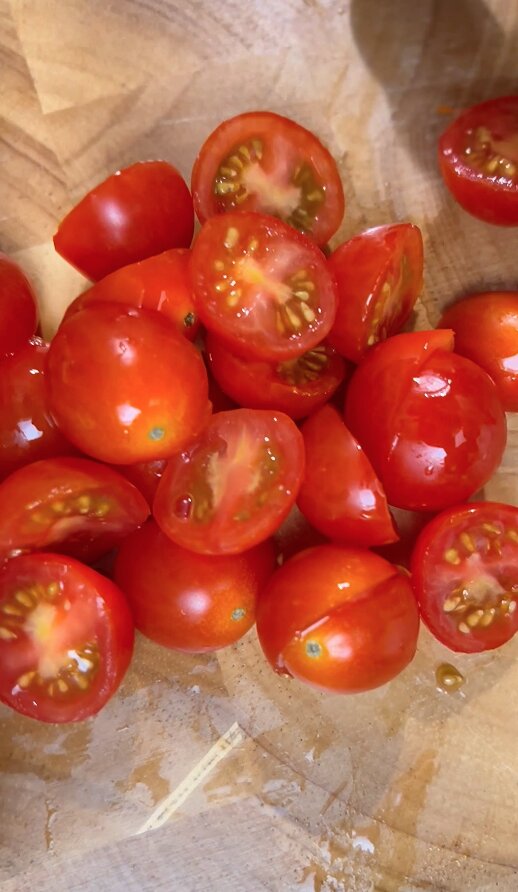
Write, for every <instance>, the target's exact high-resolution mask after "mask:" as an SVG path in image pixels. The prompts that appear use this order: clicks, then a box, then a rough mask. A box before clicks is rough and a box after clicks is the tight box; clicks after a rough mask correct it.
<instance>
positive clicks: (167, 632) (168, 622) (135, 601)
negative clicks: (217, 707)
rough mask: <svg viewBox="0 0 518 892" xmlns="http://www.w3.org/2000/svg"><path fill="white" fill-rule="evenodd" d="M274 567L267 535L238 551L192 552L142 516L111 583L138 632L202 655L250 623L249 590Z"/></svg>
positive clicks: (254, 591) (251, 594)
mask: <svg viewBox="0 0 518 892" xmlns="http://www.w3.org/2000/svg"><path fill="white" fill-rule="evenodd" d="M274 566H275V550H274V547H273V544H272V542H271V540H267V541H266V542H261V544H260V545H256V546H255V548H252V549H250V550H249V551H245V552H243V554H234V555H204V554H195V553H194V552H192V551H187V550H186V549H185V548H182V547H181V546H180V545H175V544H174V542H171V540H170V539H168V537H167V536H166V535H164V533H162V531H161V530H160V529H159V527H158V526H157V525H156V523H154V521H149V522H148V523H146V524H145V525H144V526H143V527H141V529H140V530H137V532H136V533H133V534H132V535H131V536H129V537H128V538H127V539H126V540H125V541H124V542H123V544H122V546H121V548H120V551H119V554H118V556H117V561H116V564H115V582H116V583H117V585H119V586H120V588H121V589H122V591H123V592H124V594H125V595H126V597H127V598H128V600H129V603H130V606H131V609H132V611H133V616H134V618H135V624H136V626H137V629H139V630H140V631H141V632H142V633H143V634H144V635H147V637H148V638H151V639H153V641H157V642H158V644H162V645H164V646H165V647H172V648H174V649H175V650H181V651H186V652H188V653H204V652H206V651H211V650H217V649H218V648H220V647H226V646H227V645H229V644H233V643H234V642H235V641H238V640H239V638H242V637H243V635H244V634H245V633H246V632H248V630H249V629H250V628H251V627H252V626H253V624H254V622H255V605H256V600H257V595H258V593H259V591H260V589H261V588H262V586H263V585H264V583H265V582H266V581H267V579H268V577H269V576H270V575H271V573H272V571H273V568H274Z"/></svg>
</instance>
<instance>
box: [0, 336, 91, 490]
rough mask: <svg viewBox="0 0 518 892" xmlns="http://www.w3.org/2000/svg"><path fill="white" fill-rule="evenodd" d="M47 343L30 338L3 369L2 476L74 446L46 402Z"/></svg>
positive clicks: (0, 399)
mask: <svg viewBox="0 0 518 892" xmlns="http://www.w3.org/2000/svg"><path fill="white" fill-rule="evenodd" d="M47 351H48V344H46V343H45V341H42V340H41V338H36V337H34V338H31V339H30V340H29V341H27V343H26V344H25V345H24V346H23V347H20V349H19V350H17V352H16V353H15V354H14V356H9V357H7V358H5V359H4V360H3V361H2V366H1V371H0V480H3V478H4V477H7V476H8V475H9V474H11V473H12V472H13V471H16V469H17V468H21V467H22V466H23V465H27V464H29V463H30V462H32V461H37V460H38V459H40V458H50V457H52V456H53V455H68V454H72V453H75V451H76V450H75V449H74V447H73V446H71V445H70V443H69V442H68V441H67V440H66V439H65V437H64V436H63V434H62V433H61V431H60V430H59V428H58V427H57V426H56V423H55V421H54V419H53V418H52V416H51V414H50V411H49V409H48V405H47V394H46V390H45V363H46V359H47Z"/></svg>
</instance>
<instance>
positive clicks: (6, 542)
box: [0, 457, 149, 561]
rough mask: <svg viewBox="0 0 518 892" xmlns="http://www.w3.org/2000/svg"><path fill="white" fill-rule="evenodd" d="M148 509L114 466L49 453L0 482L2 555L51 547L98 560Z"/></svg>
mask: <svg viewBox="0 0 518 892" xmlns="http://www.w3.org/2000/svg"><path fill="white" fill-rule="evenodd" d="M148 515H149V507H148V504H147V502H146V500H145V498H144V497H143V496H142V495H141V493H140V492H139V491H138V489H137V488H136V487H135V486H133V484H132V483H130V482H129V480H126V479H125V478H124V477H122V476H121V474H118V473H117V471H114V470H113V469H112V468H108V467H106V465H102V464H100V463H98V462H94V461H89V460H88V459H84V458H72V457H70V458H49V459H44V460H42V461H38V462H34V463H33V464H31V465H26V466H25V467H23V468H20V469H19V470H18V471H15V472H14V473H13V474H11V475H10V477H7V479H6V480H4V481H3V483H1V484H0V557H4V558H5V557H9V556H10V555H12V554H18V553H19V552H21V551H36V550H38V551H42V550H48V549H52V550H53V551H59V552H63V553H65V554H71V555H73V556H74V557H77V558H80V559H81V560H85V561H93V560H96V558H98V557H99V556H100V555H102V554H104V553H105V552H107V551H110V549H112V548H113V547H114V546H115V545H116V544H117V543H118V542H119V541H120V540H121V539H123V538H124V536H126V535H128V533H130V532H132V531H133V530H134V529H136V527H138V526H140V524H142V523H144V521H145V520H146V518H147V517H148Z"/></svg>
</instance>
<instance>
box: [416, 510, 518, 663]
mask: <svg viewBox="0 0 518 892" xmlns="http://www.w3.org/2000/svg"><path fill="white" fill-rule="evenodd" d="M495 520H498V521H502V523H504V524H506V525H507V526H508V527H509V528H510V529H512V530H514V531H515V533H516V534H517V535H518V508H516V507H514V505H505V504H501V503H498V502H471V503H469V504H465V505H456V506H454V507H453V508H448V509H446V510H445V511H442V512H441V513H440V514H438V515H437V516H436V517H434V518H433V520H431V521H430V522H429V523H428V524H427V525H426V526H425V527H424V529H423V530H422V531H421V533H420V534H419V536H418V538H417V542H416V544H415V548H414V551H413V554H412V561H411V574H412V584H413V587H414V592H415V595H416V598H417V601H418V604H419V610H420V614H421V618H422V620H423V622H424V623H425V625H426V626H427V627H428V629H429V630H430V632H431V633H432V635H434V637H435V638H437V640H438V641H440V642H441V643H442V644H444V645H445V646H446V647H449V648H450V650H453V651H455V652H457V653H480V652H481V651H486V650H493V649H495V648H497V647H501V645H502V644H505V643H506V642H507V641H509V640H510V638H512V637H513V635H515V634H516V632H517V631H518V611H515V612H514V613H512V614H508V616H507V618H506V622H505V623H504V622H501V623H492V624H491V625H490V626H489V627H486V628H478V629H477V628H475V629H471V630H470V632H469V634H467V635H466V634H462V633H461V632H460V631H458V630H457V628H456V627H455V626H454V624H453V622H452V615H451V614H448V613H445V612H444V611H443V610H442V609H441V608H442V605H441V603H440V599H439V598H441V599H442V601H444V600H445V599H446V598H447V597H448V596H449V595H451V589H452V588H453V583H450V582H449V578H450V577H451V578H452V579H453V576H454V574H455V572H456V567H455V565H452V564H448V563H446V561H445V557H444V555H445V552H446V551H447V549H448V548H449V547H450V546H451V545H452V542H453V541H454V539H455V535H456V534H458V533H460V532H462V531H465V530H466V527H467V528H469V527H470V525H473V524H477V522H479V523H480V524H482V523H483V522H486V523H490V524H492V523H494V522H495ZM515 542H516V540H512V543H511V547H512V548H513V549H514V550H513V553H512V554H511V555H510V557H509V558H507V559H506V565H507V566H508V567H509V569H510V573H511V574H512V573H513V572H514V573H515V572H516V566H517V554H516V544H515ZM455 544H458V543H457V542H456V543H455ZM504 559H505V558H503V557H502V553H500V554H498V553H497V552H493V553H492V554H486V555H485V557H484V559H483V564H482V569H483V570H486V571H487V572H489V573H491V571H492V570H493V571H494V570H496V569H497V568H498V567H499V566H502V565H503V564H504ZM436 581H437V582H436ZM435 582H436V584H437V591H436V592H434V591H433V590H432V585H433V584H434V583H435ZM437 594H439V597H437Z"/></svg>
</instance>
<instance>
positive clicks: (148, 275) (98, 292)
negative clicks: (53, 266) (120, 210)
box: [65, 248, 200, 341]
mask: <svg viewBox="0 0 518 892" xmlns="http://www.w3.org/2000/svg"><path fill="white" fill-rule="evenodd" d="M190 256H191V252H190V251H188V250H185V249H182V248H176V249H172V250H171V251H164V252H163V254H158V255H157V256H156V257H148V258H147V259H146V260H141V261H140V262H138V263H131V264H130V265H129V266H123V267H121V269H117V270H115V271H114V272H113V273H110V274H109V275H108V276H105V277H104V279H101V280H100V281H99V282H96V283H95V285H92V287H91V288H88V289H87V290H86V291H83V293H82V294H80V295H79V297H76V299H75V300H74V301H73V302H72V303H71V304H70V306H69V307H68V309H67V312H66V313H65V319H68V318H69V316H72V315H73V314H74V313H77V311H78V310H82V309H83V308H84V307H88V306H90V304H92V303H97V302H98V301H101V302H102V303H117V304H124V306H129V307H136V308H137V309H140V310H155V311H157V312H159V313H163V314H164V316H166V317H167V318H168V319H169V320H170V321H171V322H172V323H173V325H174V326H175V327H176V328H177V329H178V331H179V332H180V333H181V334H183V335H185V337H187V338H188V339H189V340H190V341H194V339H195V337H196V335H197V333H198V331H199V328H200V324H199V321H198V318H197V316H196V313H195V311H194V304H193V299H192V287H191V277H190V274H189V262H190Z"/></svg>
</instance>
